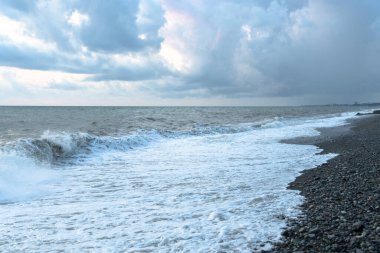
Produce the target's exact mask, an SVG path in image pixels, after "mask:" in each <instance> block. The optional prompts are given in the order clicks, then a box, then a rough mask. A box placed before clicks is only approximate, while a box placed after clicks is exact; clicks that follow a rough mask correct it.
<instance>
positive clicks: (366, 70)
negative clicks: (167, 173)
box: [0, 0, 380, 103]
mask: <svg viewBox="0 0 380 253" xmlns="http://www.w3.org/2000/svg"><path fill="white" fill-rule="evenodd" d="M0 21H1V22H0V28H1V29H0V30H1V31H0V65H1V66H12V67H17V68H22V69H32V70H33V69H34V70H46V71H51V70H54V71H62V72H66V73H85V74H88V75H87V76H86V78H83V79H82V80H81V81H79V83H78V84H76V83H74V82H72V81H70V80H66V81H64V82H62V83H61V82H57V83H52V84H51V87H50V88H51V89H56V90H62V92H64V91H65V90H70V89H80V86H81V85H82V86H85V83H88V82H97V83H100V84H102V85H107V84H109V83H110V82H111V83H112V82H116V81H120V82H126V83H127V84H128V85H135V87H136V88H138V89H140V90H141V92H143V93H144V92H145V93H146V94H149V95H150V96H157V97H164V98H168V97H170V98H173V97H180V98H184V97H210V98H211V97H225V98H233V99H242V100H243V98H244V97H256V98H264V97H265V98H274V97H278V98H283V97H288V98H294V99H295V100H297V99H298V101H303V100H302V99H303V98H305V97H313V98H315V100H316V101H320V102H321V103H324V102H334V101H332V100H334V99H333V98H334V97H335V98H336V99H338V98H339V99H340V101H346V102H352V101H355V100H356V99H357V97H359V98H365V97H366V96H368V95H369V94H370V93H376V92H380V73H379V71H378V68H379V66H380V46H379V45H380V3H378V2H377V1H371V0H363V1H355V0H347V1H344V2H342V1H338V0H272V1H266V0H255V1H251V0H234V1H232V0H223V1H218V0H207V1H206V0H196V1H185V0H178V1H170V0H131V1H128V2H126V1H122V0H119V1H112V2H111V3H109V2H106V1H101V0H93V1H75V0H69V1H21V0H17V1H8V0H6V1H2V2H1V3H0ZM74 84H75V85H74ZM118 85H119V84H118ZM118 85H116V86H118ZM116 86H115V87H116ZM86 87H87V86H86ZM120 87H123V85H122V84H121V86H120ZM89 89H90V88H89ZM326 94H329V96H327V95H326ZM269 103H270V101H269Z"/></svg>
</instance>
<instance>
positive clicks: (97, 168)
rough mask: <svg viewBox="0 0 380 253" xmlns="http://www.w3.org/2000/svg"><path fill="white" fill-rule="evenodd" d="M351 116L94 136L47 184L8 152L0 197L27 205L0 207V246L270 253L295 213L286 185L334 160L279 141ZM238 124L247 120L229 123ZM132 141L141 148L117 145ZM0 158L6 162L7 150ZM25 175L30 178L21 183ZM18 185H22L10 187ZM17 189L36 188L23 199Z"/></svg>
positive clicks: (41, 172) (62, 141) (65, 142)
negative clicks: (266, 252) (265, 252)
mask: <svg viewBox="0 0 380 253" xmlns="http://www.w3.org/2000/svg"><path fill="white" fill-rule="evenodd" d="M350 117H352V114H347V115H343V116H340V117H333V118H318V119H317V118H314V119H292V120H286V119H275V120H273V121H272V122H267V123H266V124H264V125H262V127H260V128H258V127H253V128H252V129H247V130H244V131H236V132H235V133H234V132H233V131H227V133H224V132H223V131H224V130H223V131H222V130H221V129H219V130H217V131H212V132H210V131H208V132H207V131H206V132H204V133H202V134H191V133H172V134H171V135H163V134H162V133H158V132H149V133H146V132H145V133H136V135H130V136H125V137H97V138H96V139H95V140H92V141H91V145H87V146H86V147H87V148H90V149H91V153H89V154H87V156H81V157H80V162H79V158H76V159H77V160H76V162H75V163H74V162H70V163H68V164H66V165H65V166H64V169H61V170H60V171H57V172H56V173H59V177H60V178H61V179H62V180H60V181H59V182H55V183H54V184H51V181H49V180H51V179H52V178H54V175H53V177H51V176H52V175H51V174H50V172H48V170H46V169H43V168H40V167H37V165H36V163H34V162H31V161H30V160H28V159H29V158H25V157H24V158H25V159H26V160H17V159H21V158H17V159H16V158H15V157H9V159H8V160H9V161H15V163H16V165H12V164H10V163H9V164H7V162H5V163H4V164H3V165H2V166H3V167H1V168H2V170H1V171H0V173H1V175H9V176H7V177H6V178H5V179H4V180H3V181H1V188H0V190H1V196H3V199H4V196H5V197H6V198H7V199H8V200H9V199H12V198H15V199H14V200H24V201H21V202H15V203H12V204H7V205H0V234H2V235H3V236H2V237H0V251H4V252H8V251H17V250H20V251H27V252H45V251H71V252H84V251H92V252H93V251H95V252H218V251H224V252H233V251H238V252H252V251H258V250H260V249H268V248H270V242H273V241H276V240H278V239H279V238H280V233H281V230H282V229H283V228H284V227H285V221H284V219H283V217H284V216H291V217H295V216H296V215H298V214H299V210H298V209H297V206H298V205H299V204H300V203H301V202H302V197H301V196H299V195H298V193H297V192H296V191H290V190H286V186H287V185H288V183H289V182H291V181H292V180H293V179H294V178H295V177H296V176H297V175H298V174H299V173H300V171H302V170H304V169H308V168H312V167H315V166H317V165H319V164H321V163H324V162H326V161H327V160H328V159H330V158H332V157H334V154H324V155H320V154H318V153H319V152H320V150H319V149H318V148H316V147H314V146H307V145H290V144H284V143H279V141H280V140H281V139H284V138H292V137H297V136H312V135H317V134H318V131H316V130H315V129H316V128H318V127H329V126H336V125H342V124H345V119H347V118H350ZM239 127H240V128H239ZM241 127H245V128H247V125H243V126H236V129H241ZM223 129H225V128H223ZM139 134H140V135H139ZM42 139H48V140H49V141H50V142H54V143H55V144H57V145H60V146H62V147H63V149H64V150H65V152H68V151H70V150H73V147H76V146H77V145H74V146H73V145H72V140H71V139H66V138H62V137H61V136H59V135H58V136H55V135H54V134H52V133H49V134H47V135H46V136H43V138H42ZM131 143H135V144H133V145H135V146H133V145H132V146H133V147H139V148H136V149H130V148H128V149H124V148H120V147H119V148H118V145H126V144H128V145H131ZM136 143H137V144H138V145H137V144H136ZM141 144H144V145H141ZM128 147H130V146H128ZM70 152H71V151H70ZM9 154H10V153H9ZM24 158H23V159H24ZM74 158H75V157H74ZM1 159H3V160H2V161H7V154H1ZM33 164H34V165H33ZM20 165H21V166H20ZM20 168H21V169H20ZM14 171H17V172H14ZM45 172H47V174H45ZM7 173H8V174H7ZM20 175H23V176H25V177H20ZM34 175H37V177H36V178H32V177H33V176H34ZM30 178H32V182H34V183H32V184H31V185H28V184H27V181H28V180H29V179H30ZM23 185H28V187H27V188H25V189H23V188H22V187H21V188H19V189H20V191H19V192H18V191H17V190H14V189H18V187H20V186H23ZM42 186H46V187H48V189H49V190H51V191H50V194H47V195H45V196H44V197H43V198H41V199H37V200H36V199H35V196H37V195H38V194H41V192H44V191H45V190H46V189H43V188H40V187H42ZM12 187H13V188H12ZM8 189H11V190H8ZM20 192H21V193H23V192H32V193H33V194H31V195H28V194H26V195H24V196H21V197H20V196H18V194H19V193H20ZM15 193H16V194H15ZM32 196H33V197H34V199H29V198H30V197H32ZM6 198H5V199H6ZM31 227H32V228H33V229H32V230H31V229H29V228H31Z"/></svg>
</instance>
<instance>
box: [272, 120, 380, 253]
mask: <svg viewBox="0 0 380 253" xmlns="http://www.w3.org/2000/svg"><path fill="white" fill-rule="evenodd" d="M350 123H351V124H350V125H346V126H342V127H335V128H325V129H320V131H321V135H320V136H318V137H311V138H296V139H293V140H286V141H284V142H286V143H293V144H309V145H316V146H318V147H319V148H321V149H323V153H336V154H339V155H338V156H337V157H335V158H333V159H331V160H330V161H328V162H327V163H325V164H322V165H320V166H318V167H316V168H314V169H311V170H306V171H304V173H303V174H302V175H300V176H299V177H297V178H296V180H295V181H294V182H292V183H291V184H290V185H289V188H290V189H292V190H299V191H300V193H301V195H302V196H304V197H305V202H304V203H303V204H302V206H301V209H302V211H303V214H304V216H302V217H299V219H296V220H293V219H291V220H288V226H289V227H288V229H287V230H286V231H284V232H283V237H282V240H283V241H282V242H280V243H278V244H276V245H275V247H274V249H273V250H272V251H273V252H296V251H297V252H298V251H300V252H357V253H360V252H379V251H380V223H379V221H380V127H379V126H380V116H379V115H371V116H361V117H357V118H355V119H354V120H352V121H350Z"/></svg>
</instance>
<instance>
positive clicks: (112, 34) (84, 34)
mask: <svg viewBox="0 0 380 253" xmlns="http://www.w3.org/2000/svg"><path fill="white" fill-rule="evenodd" d="M139 4H140V2H139V1H138V0H131V1H113V2H112V4H110V3H109V2H106V1H102V0H96V1H95V0H94V1H83V2H81V5H80V6H78V9H79V11H81V12H82V13H85V14H86V15H88V17H89V21H88V23H86V24H84V25H83V26H81V28H80V29H79V35H80V39H81V41H82V42H83V44H84V45H85V46H86V47H88V48H89V49H90V50H93V51H103V52H128V51H141V50H143V49H144V48H146V47H154V48H159V45H160V43H161V38H159V36H158V33H157V31H158V29H159V28H160V27H161V25H162V24H163V18H162V17H163V12H162V10H161V9H160V8H155V10H154V12H153V11H152V12H150V14H151V16H150V17H146V18H149V19H152V20H150V23H151V24H152V23H153V26H152V25H151V24H150V26H151V27H141V28H140V27H139V24H138V17H137V13H138V11H139V6H140V5H139ZM145 32H147V33H148V35H145V36H147V37H146V39H144V40H143V39H141V38H139V36H140V35H142V34H144V33H145Z"/></svg>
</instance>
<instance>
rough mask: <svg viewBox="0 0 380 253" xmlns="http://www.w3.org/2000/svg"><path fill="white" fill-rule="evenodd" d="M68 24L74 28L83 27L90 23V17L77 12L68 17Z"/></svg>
mask: <svg viewBox="0 0 380 253" xmlns="http://www.w3.org/2000/svg"><path fill="white" fill-rule="evenodd" d="M67 22H68V23H69V24H70V25H72V26H75V27H81V26H82V25H84V24H86V23H87V22H89V17H88V16H87V15H85V14H82V13H80V12H79V11H78V10H75V11H73V12H72V13H71V14H70V15H69V16H68V17H67Z"/></svg>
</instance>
